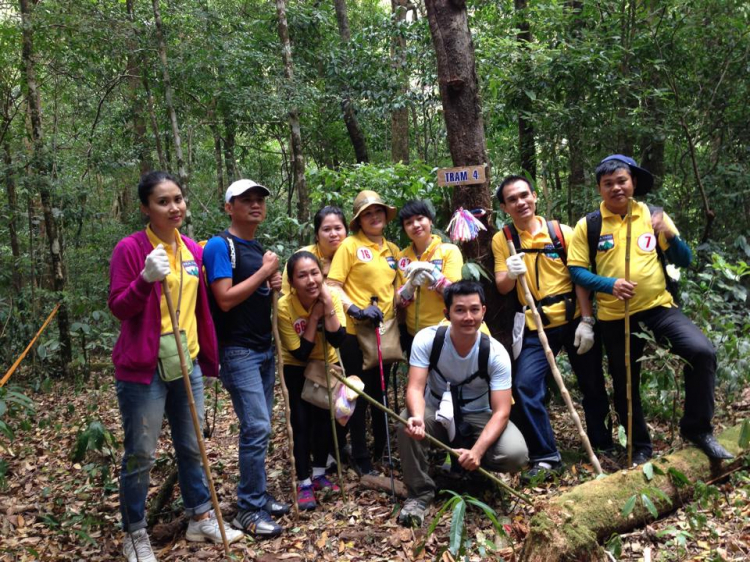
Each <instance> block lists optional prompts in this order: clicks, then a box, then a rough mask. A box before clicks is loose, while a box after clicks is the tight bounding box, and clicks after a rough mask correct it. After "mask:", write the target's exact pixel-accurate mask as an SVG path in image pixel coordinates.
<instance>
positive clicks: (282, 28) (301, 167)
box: [276, 0, 310, 222]
mask: <svg viewBox="0 0 750 562" xmlns="http://www.w3.org/2000/svg"><path fill="white" fill-rule="evenodd" d="M276 14H277V16H278V18H279V40H280V41H281V58H282V60H283V61H284V76H285V77H286V80H287V87H289V88H290V89H291V88H293V87H294V63H293V61H292V42H291V40H290V39H289V26H288V25H287V21H286V0H276ZM288 119H289V129H290V130H291V144H292V171H293V173H294V190H295V191H296V192H297V213H298V214H297V218H298V220H299V221H300V222H307V221H308V219H309V218H310V195H309V194H308V192H307V182H306V181H305V156H304V154H302V132H301V131H300V126H299V110H298V109H297V107H296V106H295V105H293V106H292V107H290V108H289V116H288Z"/></svg>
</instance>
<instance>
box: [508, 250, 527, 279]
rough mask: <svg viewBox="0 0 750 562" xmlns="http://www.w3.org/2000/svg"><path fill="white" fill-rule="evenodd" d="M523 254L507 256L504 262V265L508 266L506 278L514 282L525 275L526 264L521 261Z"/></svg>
mask: <svg viewBox="0 0 750 562" xmlns="http://www.w3.org/2000/svg"><path fill="white" fill-rule="evenodd" d="M524 255H525V254H524V253H523V252H521V253H520V254H516V255H515V256H509V257H508V259H506V260H505V265H507V266H508V277H510V278H511V279H513V280H514V281H515V280H516V279H518V278H519V277H521V276H523V275H526V264H525V263H524V261H523V257H524Z"/></svg>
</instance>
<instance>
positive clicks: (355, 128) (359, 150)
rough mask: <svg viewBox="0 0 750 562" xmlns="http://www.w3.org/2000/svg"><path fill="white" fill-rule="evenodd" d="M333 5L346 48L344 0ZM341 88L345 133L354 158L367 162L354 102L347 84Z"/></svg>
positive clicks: (364, 143)
mask: <svg viewBox="0 0 750 562" xmlns="http://www.w3.org/2000/svg"><path fill="white" fill-rule="evenodd" d="M333 5H334V8H335V10H336V22H337V24H338V28H339V36H340V37H341V42H342V43H343V44H344V47H345V48H348V45H349V41H350V40H351V32H350V31H349V15H348V13H347V9H346V0H334V1H333ZM341 90H342V97H341V110H342V111H343V113H344V124H345V125H346V131H347V133H349V140H351V143H352V147H353V148H354V155H355V158H356V159H357V162H359V163H362V162H369V161H370V157H369V155H368V153H367V141H366V139H365V135H364V133H363V132H362V128H361V127H360V126H359V120H358V119H357V114H356V111H355V109H354V104H352V100H351V97H350V96H349V86H348V85H347V84H342V85H341Z"/></svg>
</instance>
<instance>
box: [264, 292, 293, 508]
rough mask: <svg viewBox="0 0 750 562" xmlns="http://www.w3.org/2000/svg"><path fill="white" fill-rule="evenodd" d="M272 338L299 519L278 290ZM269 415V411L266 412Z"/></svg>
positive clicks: (274, 304)
mask: <svg viewBox="0 0 750 562" xmlns="http://www.w3.org/2000/svg"><path fill="white" fill-rule="evenodd" d="M273 340H274V341H275V342H276V370H277V372H278V373H279V380H280V381H281V395H282V396H283V397H284V417H285V419H286V436H287V440H288V441H289V461H290V463H291V466H290V470H291V473H292V499H293V500H294V504H293V505H294V519H295V521H298V520H299V506H298V505H297V470H296V468H295V467H296V464H295V463H296V461H295V459H294V433H293V432H292V412H291V410H290V406H289V389H288V388H287V387H286V380H284V357H283V355H282V353H281V337H280V336H279V292H278V291H274V292H273ZM268 414H269V416H270V414H271V412H268Z"/></svg>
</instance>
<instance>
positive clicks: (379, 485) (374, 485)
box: [359, 474, 408, 500]
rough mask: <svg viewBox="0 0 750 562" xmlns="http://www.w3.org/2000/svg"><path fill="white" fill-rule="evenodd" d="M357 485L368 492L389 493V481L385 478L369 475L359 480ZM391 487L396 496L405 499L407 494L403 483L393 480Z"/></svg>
mask: <svg viewBox="0 0 750 562" xmlns="http://www.w3.org/2000/svg"><path fill="white" fill-rule="evenodd" d="M359 484H360V485H361V486H364V487H365V488H367V489H369V490H377V491H380V492H388V493H390V492H391V479H390V478H386V477H385V476H372V475H370V474H366V475H364V476H362V477H361V478H360V479H359ZM393 486H394V488H395V490H396V495H397V496H398V497H399V498H401V499H402V500H403V499H406V497H407V496H408V494H407V492H406V486H404V483H403V482H401V481H400V480H394V481H393Z"/></svg>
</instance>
